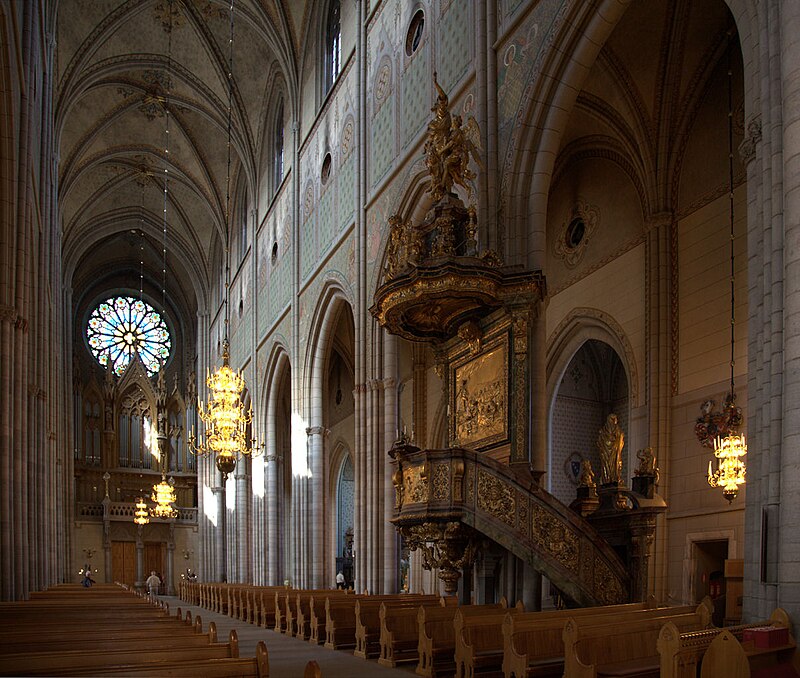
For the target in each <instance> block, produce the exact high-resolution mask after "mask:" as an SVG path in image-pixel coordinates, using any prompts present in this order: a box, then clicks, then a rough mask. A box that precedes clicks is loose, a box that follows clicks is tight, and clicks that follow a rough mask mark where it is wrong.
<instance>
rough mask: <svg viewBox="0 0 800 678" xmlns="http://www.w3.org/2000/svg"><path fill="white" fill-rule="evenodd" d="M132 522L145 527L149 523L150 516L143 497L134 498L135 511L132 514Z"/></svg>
mask: <svg viewBox="0 0 800 678" xmlns="http://www.w3.org/2000/svg"><path fill="white" fill-rule="evenodd" d="M133 522H134V523H136V524H137V525H147V523H149V522H150V514H149V512H148V511H147V503H146V502H145V500H144V497H137V498H136V510H135V511H134V512H133Z"/></svg>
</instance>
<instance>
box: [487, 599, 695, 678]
mask: <svg viewBox="0 0 800 678" xmlns="http://www.w3.org/2000/svg"><path fill="white" fill-rule="evenodd" d="M654 604H655V602H654V601H652V600H651V601H649V602H645V603H629V604H624V605H606V606H598V607H585V608H576V609H570V610H547V611H543V612H525V613H523V614H518V615H515V616H511V615H508V616H506V618H505V619H504V620H503V629H502V630H503V675H504V676H505V678H509V676H515V678H523V677H525V676H528V677H530V678H539V676H542V677H545V676H561V675H562V674H563V672H564V640H563V631H564V625H565V624H566V622H567V619H569V618H570V617H573V618H576V619H583V618H598V617H600V616H606V617H607V618H609V619H611V617H609V615H613V616H614V618H615V619H626V618H627V617H628V615H631V616H636V617H637V618H638V616H639V615H642V616H643V617H644V616H661V615H663V614H665V611H666V612H668V613H669V614H684V613H690V612H694V611H695V610H696V608H695V607H694V606H686V607H681V608H656V607H649V606H651V605H654Z"/></svg>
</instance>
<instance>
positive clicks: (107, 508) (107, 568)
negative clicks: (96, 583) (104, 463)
mask: <svg viewBox="0 0 800 678" xmlns="http://www.w3.org/2000/svg"><path fill="white" fill-rule="evenodd" d="M105 475H106V476H107V475H108V474H107V473H106V474H105ZM112 563H113V559H112V557H111V498H110V497H109V496H108V480H106V496H105V497H103V575H104V581H105V583H106V584H110V583H111V582H113V581H114V573H113V572H112V571H111V568H112V567H113V565H112Z"/></svg>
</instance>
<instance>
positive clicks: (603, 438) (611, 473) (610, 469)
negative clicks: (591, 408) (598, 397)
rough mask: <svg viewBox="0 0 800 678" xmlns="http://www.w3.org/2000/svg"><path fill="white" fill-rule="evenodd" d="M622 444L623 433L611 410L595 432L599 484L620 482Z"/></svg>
mask: <svg viewBox="0 0 800 678" xmlns="http://www.w3.org/2000/svg"><path fill="white" fill-rule="evenodd" d="M624 445H625V434H624V433H623V431H622V429H621V428H620V427H619V424H618V423H617V415H616V414H614V413H613V412H612V413H611V414H609V415H608V417H607V418H606V423H605V424H603V427H602V428H601V429H600V431H599V432H598V433H597V450H598V452H599V453H600V484H601V485H609V484H617V485H619V484H620V483H621V482H622V448H623V446H624Z"/></svg>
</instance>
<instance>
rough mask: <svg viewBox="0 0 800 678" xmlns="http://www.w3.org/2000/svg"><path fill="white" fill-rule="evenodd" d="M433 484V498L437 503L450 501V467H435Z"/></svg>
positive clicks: (442, 465) (447, 465)
mask: <svg viewBox="0 0 800 678" xmlns="http://www.w3.org/2000/svg"><path fill="white" fill-rule="evenodd" d="M431 483H432V485H433V498H434V499H435V500H436V501H446V500H448V499H450V465H449V464H436V465H434V467H433V477H432V478H431Z"/></svg>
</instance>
